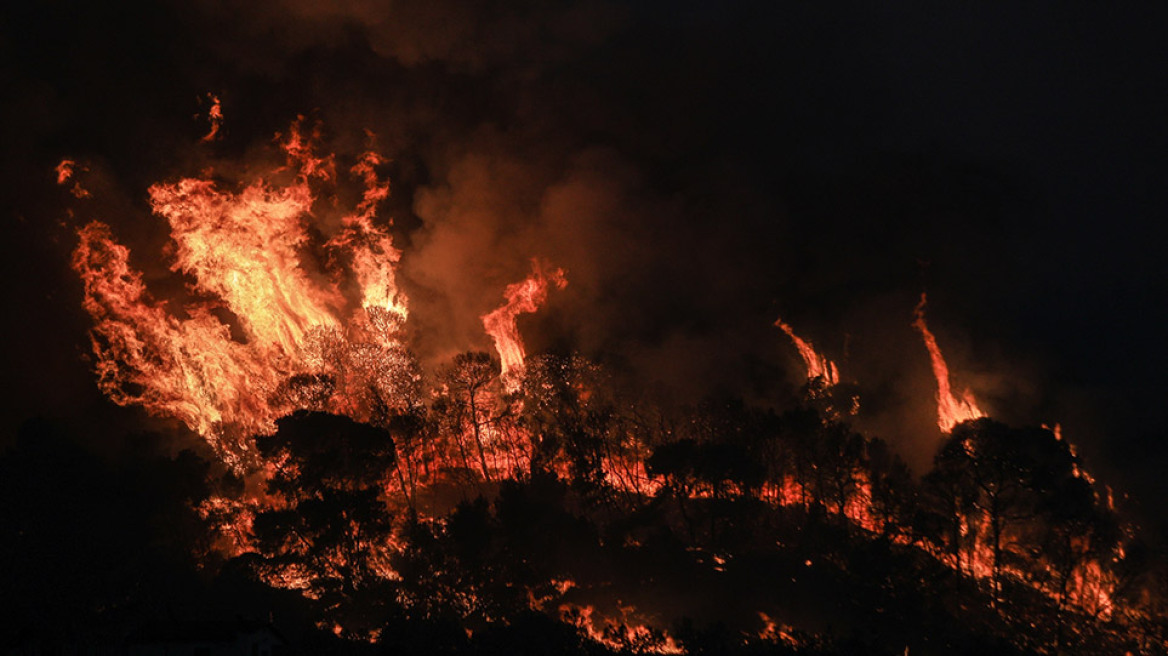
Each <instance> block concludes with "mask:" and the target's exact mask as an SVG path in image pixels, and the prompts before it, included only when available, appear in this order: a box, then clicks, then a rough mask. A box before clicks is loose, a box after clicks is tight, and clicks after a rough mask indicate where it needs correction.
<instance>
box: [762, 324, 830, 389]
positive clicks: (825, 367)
mask: <svg viewBox="0 0 1168 656" xmlns="http://www.w3.org/2000/svg"><path fill="white" fill-rule="evenodd" d="M775 325H776V326H778V328H779V330H782V331H783V332H785V333H787V337H790V338H791V341H792V342H794V343H795V348H796V349H798V350H799V356H800V357H802V358H803V363H804V364H805V365H807V380H815V379H816V378H819V379H822V380H823V382H824V384H826V385H829V386H830V385H838V384H839V370H838V369H837V368H836V366H835V363H834V362H832V361H831V360H828V359H827V358H826V357H824V356H822V355H820V354H819V353H817V352H816V351H815V347H813V346H812V345H811V342H808V341H806V340H804V339H802V338H800V337H799V336H798V335H796V334H795V331H794V330H792V329H791V326H789V325H787V324H786V323H784V322H783V320H782V319H781V318H780V319H777V320H775Z"/></svg>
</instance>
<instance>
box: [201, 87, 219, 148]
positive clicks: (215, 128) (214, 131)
mask: <svg viewBox="0 0 1168 656" xmlns="http://www.w3.org/2000/svg"><path fill="white" fill-rule="evenodd" d="M207 99H208V100H210V101H211V109H209V110H207V119H208V120H209V121H210V122H211V131H210V132H208V133H207V134H205V135H203V139H202V141H214V140H215V139H218V138H219V128H220V127H221V126H222V125H223V105H222V103H220V102H219V96H216V95H214V94H210V93H209V94H207Z"/></svg>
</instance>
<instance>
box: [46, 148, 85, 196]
mask: <svg viewBox="0 0 1168 656" xmlns="http://www.w3.org/2000/svg"><path fill="white" fill-rule="evenodd" d="M76 166H77V162H75V161H73V160H71V159H68V158H66V159H63V160H61V161H60V163H58V164H57V166H56V168H54V169H53V170H54V171H56V173H57V184H59V185H61V186H64V185H66V184H69V181H70V180H74V182H73V187H72V188H71V189H70V190H69V193H71V194H73V197H74V198H89V191H88V190H87V189H85V188H84V187H82V186H81V183H80V182H78V181H76V180H75V179H74V175H73V174H74V168H75V167H76Z"/></svg>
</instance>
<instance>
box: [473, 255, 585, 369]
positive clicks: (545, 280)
mask: <svg viewBox="0 0 1168 656" xmlns="http://www.w3.org/2000/svg"><path fill="white" fill-rule="evenodd" d="M549 283H550V284H551V285H554V286H555V287H556V289H563V288H564V287H566V286H567V284H568V279H567V278H565V277H564V270H563V269H552V270H550V271H547V272H546V273H545V272H544V267H543V265H541V264H540V263H539V262H538V261H537V260H532V262H531V275H530V276H528V277H527V278H526V279H525V280H523V281H521V282H517V283H514V284H511V285H507V289H506V290H505V291H504V292H503V297H504V298H506V299H507V302H506V303H504V304H503V305H501V306H500V307H499V308H497V309H495V310H494V311H492V312H490V313H489V314H485V315H483V317H482V320H483V327H485V328H486V330H487V334H488V335H490V336H491V339H492V340H494V342H495V350H496V351H498V352H499V361H500V362H501V363H502V367H503V374H502V377H503V381H504V385H505V386H506V388H507V391H509V392H515V391H517V390H518V389H519V384H520V381H521V380H522V377H523V359H524V357H525V353H524V350H523V338H522V337H520V335H519V326H518V325H517V324H516V322H515V318H516V317H517V316H518V315H520V314H523V313H528V312H535V311H536V310H538V309H539V308H540V306H541V305H543V304H544V303H545V302H547V294H548V285H549Z"/></svg>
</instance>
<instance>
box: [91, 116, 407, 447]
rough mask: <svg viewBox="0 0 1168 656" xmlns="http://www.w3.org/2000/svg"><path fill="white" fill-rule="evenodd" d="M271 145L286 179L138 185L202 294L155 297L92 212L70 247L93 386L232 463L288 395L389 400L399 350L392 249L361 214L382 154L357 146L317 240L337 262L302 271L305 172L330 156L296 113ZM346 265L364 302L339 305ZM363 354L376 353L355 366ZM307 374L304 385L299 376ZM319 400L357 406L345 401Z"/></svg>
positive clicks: (367, 213)
mask: <svg viewBox="0 0 1168 656" xmlns="http://www.w3.org/2000/svg"><path fill="white" fill-rule="evenodd" d="M283 147H284V149H285V150H286V151H287V153H288V156H289V167H288V168H290V169H292V170H293V171H294V172H295V174H296V175H295V177H294V179H293V181H292V182H291V183H289V184H287V185H284V186H278V185H273V184H270V183H268V182H267V181H265V180H263V179H259V180H256V181H255V182H253V183H251V184H250V185H248V186H246V187H245V188H244V189H243V190H242V191H240V192H238V193H233V192H231V191H226V190H222V189H220V188H219V187H218V186H217V185H216V184H215V183H214V182H212V181H210V180H204V179H195V178H186V179H182V180H179V181H178V182H175V183H168V184H158V185H154V186H153V187H151V188H150V199H151V204H152V207H153V210H154V212H155V213H156V214H157V215H159V216H161V217H163V218H165V219H166V220H167V221H168V222H169V224H170V228H171V236H172V239H173V246H172V249H173V253H174V258H175V260H174V263H173V264H172V269H173V270H175V271H180V272H182V273H184V274H187V275H189V276H190V277H191V278H192V279H193V283H191V285H190V287H191V289H192V291H194V292H196V293H198V294H200V295H202V296H205V297H207V298H210V299H213V300H210V301H202V302H196V303H190V304H188V305H187V306H185V307H182V308H179V309H178V311H172V310H170V309H169V308H168V307H167V305H166V304H165V303H162V302H158V301H155V300H153V299H152V298H151V297H150V295H149V293H148V291H147V290H146V286H145V284H144V283H143V281H142V274H141V273H139V272H138V271H136V270H134V269H133V268H132V267H131V266H130V262H129V258H130V251H129V249H128V248H126V247H125V246H122V245H120V244H118V243H117V242H116V241H114V238H113V235H112V233H111V231H110V229H109V227H108V226H107V225H105V224H102V223H99V222H94V223H91V224H89V225H87V226H85V227H83V228H82V229H81V230H80V231H79V236H80V243H79V244H78V246H77V249H76V250H75V252H74V255H73V267H74V269H75V270H76V271H77V272H78V273H79V274H80V276H81V279H82V281H83V283H84V288H85V300H84V304H85V308H86V310H87V311H88V312H89V313H90V315H91V316H92V317H93V318H94V321H95V325H94V328H93V331H92V333H91V335H92V341H93V349H94V354H95V356H96V369H97V373H98V381H99V385H100V386H101V388H102V390H103V391H104V392H105V393H106V394H107V395H108V396H109V397H110V398H111V399H112V400H114V401H115V402H117V403H120V404H123V405H128V404H134V405H141V406H143V407H145V408H146V409H147V410H148V411H149V412H152V413H154V414H160V415H165V416H170V417H175V418H177V419H179V420H181V421H182V422H183V423H185V424H186V425H187V426H188V427H190V428H191V429H192V430H195V431H196V432H198V433H199V434H201V435H203V436H204V437H205V438H206V439H207V440H208V442H209V443H210V444H211V445H212V446H213V447H215V449H216V450H217V451H218V452H219V453H220V455H221V457H223V459H224V460H225V462H227V463H228V464H230V465H232V466H234V467H242V466H245V465H247V464H249V462H248V459H249V456H248V453H247V452H248V451H250V450H251V447H250V443H249V440H250V437H249V436H251V435H254V434H257V433H267V432H270V431H271V430H273V429H274V422H275V419H277V418H278V417H279V416H281V415H283V414H285V413H286V412H290V411H291V410H294V409H296V408H297V407H314V409H324V407H325V406H329V404H330V399H331V398H332V396H333V390H334V389H336V388H338V387H339V388H345V387H346V386H348V387H351V388H354V389H369V388H371V387H372V388H376V389H377V390H378V393H379V394H382V395H383V396H387V397H390V398H382V399H381V401H382V402H389V403H392V402H393V398H392V393H393V392H394V389H395V387H394V386H395V383H394V382H393V379H394V372H386V371H382V370H383V369H385V368H386V367H387V366H390V365H395V364H400V361H401V359H402V358H400V357H396V355H397V354H396V352H395V351H393V349H394V348H395V347H398V344H397V342H396V331H397V329H398V328H399V327H400V322H401V320H404V318H405V316H406V306H405V297H404V296H402V295H401V294H400V293H398V291H397V287H396V284H395V279H394V265H395V264H396V263H397V261H398V258H399V253H398V251H397V250H396V249H395V248H394V247H393V243H392V239H391V237H390V235H389V233H388V232H386V230H385V229H384V228H381V227H379V226H377V225H375V224H374V223H373V218H374V215H375V206H376V204H377V203H378V202H380V201H381V200H382V199H384V198H385V197H386V195H388V193H389V189H388V185H387V184H385V183H383V182H380V181H379V180H378V177H377V174H376V171H375V167H376V165H378V164H380V163H381V159H380V158H379V157H378V156H377V155H376V154H373V153H368V154H366V155H365V156H364V157H363V158H362V159H361V161H360V162H359V163H358V164H357V166H355V167H354V168H353V172H354V173H355V174H356V175H358V176H359V177H360V178H361V179H362V181H363V182H364V183H365V193H364V196H363V199H362V201H361V202H360V203H359V204H358V206H357V208H356V212H355V213H353V214H352V215H350V216H347V217H344V218H343V219H342V226H341V229H340V231H339V232H338V233H337V234H336V235H335V236H334V237H333V238H332V239H331V240H329V242H327V243H326V244H325V247H326V249H328V250H329V252H330V253H332V254H334V255H335V257H334V258H332V259H334V260H336V261H337V262H339V264H337V263H333V264H332V270H328V271H325V272H324V273H325V274H328V276H325V275H318V274H313V273H310V272H309V270H307V269H306V268H305V266H304V262H303V260H302V253H303V252H304V251H305V248H306V246H307V245H308V242H309V225H308V221H309V220H311V219H312V218H313V215H312V207H313V202H314V200H315V197H314V194H313V192H312V190H311V189H310V184H309V182H310V179H312V178H318V179H328V178H330V177H331V176H332V159H331V157H327V158H319V157H315V156H314V155H313V153H312V145H311V139H309V138H305V137H303V136H302V135H301V132H300V129H299V125H293V128H292V131H291V133H290V135H289V137H288V139H287V140H286V142H285V143H284V144H283ZM330 277H331V280H330V279H329V278H330ZM346 277H348V278H351V279H353V280H354V281H355V282H356V286H357V287H358V291H359V294H358V296H359V298H360V303H361V307H362V308H363V309H364V310H365V311H364V312H363V313H361V312H355V311H354V310H353V309H349V308H347V307H346V306H347V301H346V294H344V293H342V292H341V290H340V289H341V288H340V282H341V281H343V280H344V279H346ZM217 307H221V308H225V309H226V310H228V311H229V312H230V314H231V315H233V317H234V319H235V320H236V321H237V322H238V326H239V331H240V333H242V339H236V338H233V336H232V330H231V328H230V327H229V326H228V325H227V323H225V322H224V320H222V319H221V318H220V316H218V315H217V314H216V313H215V312H214V310H215V309H216V308H217ZM342 329H343V330H342ZM370 337H372V338H373V339H374V342H373V343H370V342H369V339H370ZM373 360H376V361H377V363H379V366H375V367H374V366H364V365H367V364H369V362H367V361H373ZM354 377H361V378H362V380H361V381H353V380H351V379H352V378H354ZM366 379H368V380H366ZM297 381H299V383H297ZM300 383H304V384H300ZM306 385H307V386H308V387H312V388H313V389H300V388H302V387H305V386H306ZM292 388H295V389H292ZM317 388H319V389H317ZM301 397H303V398H301ZM331 403H332V406H331V408H330V409H332V410H334V411H338V412H343V413H346V414H350V415H355V418H358V419H359V418H360V417H359V416H356V414H359V413H360V408H359V407H357V405H355V404H354V403H353V402H352V401H351V400H336V399H334V400H333V401H332V402H331ZM288 406H292V407H288ZM250 464H252V465H254V464H255V463H254V462H251V463H250Z"/></svg>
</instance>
